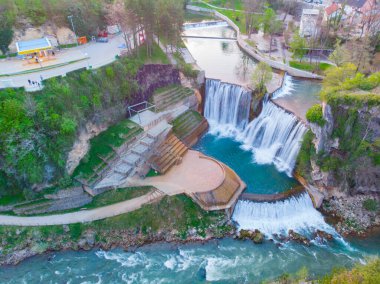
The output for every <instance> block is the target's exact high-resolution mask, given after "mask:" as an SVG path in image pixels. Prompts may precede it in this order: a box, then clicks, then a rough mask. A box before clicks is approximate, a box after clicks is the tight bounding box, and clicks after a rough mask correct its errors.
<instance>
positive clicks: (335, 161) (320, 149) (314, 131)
mask: <svg viewBox="0 0 380 284" xmlns="http://www.w3.org/2000/svg"><path fill="white" fill-rule="evenodd" d="M323 118H324V120H325V123H324V125H323V126H320V125H317V124H314V123H310V129H311V133H309V138H307V137H306V139H305V141H304V143H303V146H302V149H301V153H302V151H303V154H304V157H303V162H299V163H298V168H297V172H298V173H299V174H301V175H302V176H304V177H305V178H306V179H307V180H308V182H309V183H310V185H311V186H313V187H316V188H318V190H319V191H320V192H321V193H323V194H324V196H325V199H326V200H327V201H326V202H325V204H324V206H323V209H325V211H327V212H334V213H332V215H334V216H336V217H338V218H341V219H342V220H343V221H341V222H340V223H339V226H338V229H339V228H341V232H343V233H348V232H352V231H355V232H360V231H364V229H367V228H369V227H371V226H373V225H376V224H380V218H378V217H379V212H380V211H379V206H380V104H379V103H373V102H371V103H369V102H368V101H365V100H363V101H360V100H353V101H349V100H347V101H345V102H344V103H342V100H340V101H329V102H327V103H325V104H324V105H323ZM305 153H306V155H305ZM305 157H306V158H305ZM305 161H307V162H305ZM368 200H371V201H368ZM372 200H373V204H374V205H373V206H372V208H369V207H367V206H365V203H366V202H369V203H371V202H372ZM354 204H355V206H354Z"/></svg>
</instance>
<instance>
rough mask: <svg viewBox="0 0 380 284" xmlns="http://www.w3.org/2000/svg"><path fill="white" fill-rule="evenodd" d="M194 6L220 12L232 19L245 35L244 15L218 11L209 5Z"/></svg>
mask: <svg viewBox="0 0 380 284" xmlns="http://www.w3.org/2000/svg"><path fill="white" fill-rule="evenodd" d="M191 5H193V6H198V7H201V8H206V9H213V10H216V11H218V12H219V13H221V14H223V15H225V16H226V17H228V18H230V19H231V20H232V21H233V22H234V23H235V24H236V25H237V26H238V27H239V29H240V32H242V33H245V32H246V29H245V16H244V13H242V12H239V11H231V10H223V9H217V8H213V7H210V6H209V5H207V4H204V3H191Z"/></svg>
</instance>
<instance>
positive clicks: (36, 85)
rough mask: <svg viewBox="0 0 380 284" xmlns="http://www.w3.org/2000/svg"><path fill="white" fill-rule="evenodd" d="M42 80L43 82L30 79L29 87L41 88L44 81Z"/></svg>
mask: <svg viewBox="0 0 380 284" xmlns="http://www.w3.org/2000/svg"><path fill="white" fill-rule="evenodd" d="M40 79H41V82H37V81H32V80H30V79H28V83H29V86H35V87H38V88H40V87H41V85H42V81H43V78H42V76H40Z"/></svg>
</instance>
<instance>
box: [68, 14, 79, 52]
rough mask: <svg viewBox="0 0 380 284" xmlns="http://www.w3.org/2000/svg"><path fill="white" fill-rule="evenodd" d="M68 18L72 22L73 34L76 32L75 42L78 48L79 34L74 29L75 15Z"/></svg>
mask: <svg viewBox="0 0 380 284" xmlns="http://www.w3.org/2000/svg"><path fill="white" fill-rule="evenodd" d="M67 18H68V19H69V21H70V22H71V26H72V27H73V32H74V35H75V41H76V43H77V46H78V45H79V43H78V37H77V33H76V32H75V28H74V22H73V15H69V16H67Z"/></svg>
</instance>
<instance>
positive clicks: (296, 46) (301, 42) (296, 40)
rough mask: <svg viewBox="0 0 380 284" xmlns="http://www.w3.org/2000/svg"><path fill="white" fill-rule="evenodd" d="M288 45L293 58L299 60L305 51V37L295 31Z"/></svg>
mask: <svg viewBox="0 0 380 284" xmlns="http://www.w3.org/2000/svg"><path fill="white" fill-rule="evenodd" d="M289 46H290V50H291V51H292V52H293V58H298V59H299V61H300V62H301V60H302V58H303V57H304V56H305V54H306V52H307V50H306V40H305V38H303V37H301V36H300V35H299V33H298V32H295V33H294V35H293V39H292V41H291V42H290V44H289Z"/></svg>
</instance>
